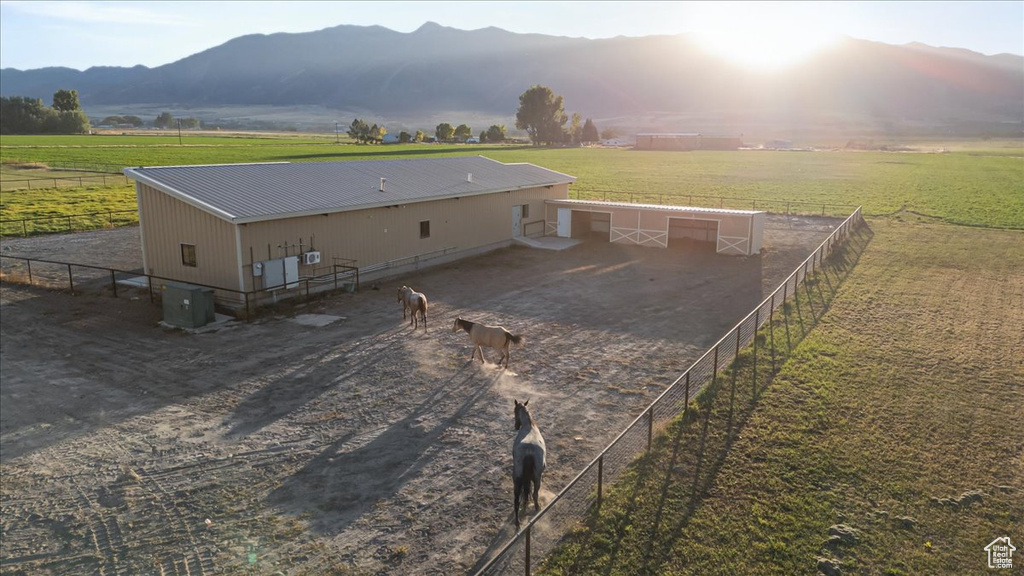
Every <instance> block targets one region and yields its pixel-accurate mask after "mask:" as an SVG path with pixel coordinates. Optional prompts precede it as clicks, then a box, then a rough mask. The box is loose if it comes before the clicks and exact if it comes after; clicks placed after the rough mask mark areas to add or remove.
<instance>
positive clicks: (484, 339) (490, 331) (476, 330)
mask: <svg viewBox="0 0 1024 576" xmlns="http://www.w3.org/2000/svg"><path fill="white" fill-rule="evenodd" d="M460 329H461V330H465V331H466V334H469V339H470V341H472V342H473V354H472V355H470V357H469V361H470V362H472V361H473V359H474V358H476V353H477V351H479V352H480V363H481V364H483V363H484V350H483V348H481V347H482V346H487V347H488V348H494V349H496V350H501V358H499V359H498V366H501V361H502V360H504V361H505V368H508V361H509V360H510V359H511V357H512V354H511V353H510V352H509V347H510V346H511V345H512V344H515V345H516V346H519V345H520V344H521V343H522V342H523V340H524V338H523V336H521V335H516V334H512V333H511V332H509V331H508V330H505V329H504V328H502V327H501V326H486V325H484V324H477V323H476V322H470V321H469V320H463V319H462V318H456V319H455V324H454V325H453V326H452V332H458V331H459V330H460Z"/></svg>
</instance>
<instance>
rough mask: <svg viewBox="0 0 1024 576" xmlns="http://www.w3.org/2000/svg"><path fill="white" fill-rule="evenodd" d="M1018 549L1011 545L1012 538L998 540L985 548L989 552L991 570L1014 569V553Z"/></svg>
mask: <svg viewBox="0 0 1024 576" xmlns="http://www.w3.org/2000/svg"><path fill="white" fill-rule="evenodd" d="M1014 550H1016V548H1014V547H1013V544H1010V537H1009V536H1006V537H1004V538H996V539H995V540H993V541H992V542H990V543H989V545H988V546H985V551H986V552H988V567H989V568H1013V551H1014Z"/></svg>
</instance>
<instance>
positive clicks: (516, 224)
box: [512, 204, 523, 238]
mask: <svg viewBox="0 0 1024 576" xmlns="http://www.w3.org/2000/svg"><path fill="white" fill-rule="evenodd" d="M522 235H523V206H522V205H521V204H516V205H515V206H513V207H512V237H513V238H518V237H520V236H522Z"/></svg>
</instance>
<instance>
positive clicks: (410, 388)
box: [0, 216, 838, 575]
mask: <svg viewBox="0 0 1024 576" xmlns="http://www.w3.org/2000/svg"><path fill="white" fill-rule="evenodd" d="M837 223H838V221H836V220H824V219H808V218H793V217H784V216H773V217H770V218H769V220H768V223H767V226H766V228H767V229H766V232H765V250H764V252H763V253H762V254H761V255H758V256H753V257H746V258H740V257H729V256H718V255H715V254H713V253H709V252H705V251H698V250H688V249H682V248H673V249H669V250H665V249H653V248H641V247H635V246H634V247H627V246H618V245H610V244H607V243H598V242H594V243H585V244H583V245H580V246H576V247H573V248H570V249H568V250H565V251H561V252H553V251H544V250H535V249H530V248H522V247H513V248H507V249H502V250H499V251H496V252H493V253H490V254H486V255H483V256H480V257H475V258H472V259H467V260H463V261H460V262H456V263H452V264H448V265H444V266H441V267H437V268H432V269H427V270H423V271H420V272H417V273H415V274H411V275H408V276H405V277H402V278H398V279H394V280H392V281H388V282H382V283H380V284H379V285H378V286H376V289H374V287H368V286H364V288H363V290H362V291H360V292H358V293H354V294H339V295H333V296H330V297H327V298H324V299H321V300H317V301H314V302H311V303H309V304H300V305H297V306H294V307H290V308H288V309H282V310H278V311H275V312H274V313H272V314H267V315H264V316H262V317H261V318H260V319H258V320H256V321H253V322H250V323H246V322H240V321H233V322H229V323H228V324H226V325H224V326H223V327H221V328H219V329H217V330H213V331H208V332H202V333H188V332H185V331H182V330H176V329H170V328H166V327H162V326H160V325H159V321H160V319H161V318H160V316H161V312H160V309H159V307H158V306H155V305H153V304H151V303H150V302H149V299H148V298H145V297H143V298H135V299H131V298H129V297H125V296H123V295H122V297H120V298H111V297H103V296H91V295H78V296H71V295H68V294H66V293H58V292H50V291H45V290H42V289H40V288H38V287H25V286H21V285H17V284H11V283H7V282H5V283H4V284H3V286H2V293H0V300H2V302H0V304H2V306H0V310H2V315H3V321H2V323H0V336H2V347H0V360H2V380H0V382H2V386H0V461H2V466H0V480H2V482H0V484H2V491H0V505H2V508H0V511H2V540H0V571H2V572H3V573H4V574H191V575H198V574H220V573H231V574H234V573H255V574H275V573H280V574H289V575H293V574H321V573H338V574H460V573H467V572H470V571H472V570H473V569H474V567H478V566H480V565H481V563H482V561H483V559H484V557H485V556H486V555H487V554H489V553H491V552H493V551H494V550H495V549H497V548H499V547H500V546H501V545H503V544H504V543H505V542H506V541H507V540H508V538H510V537H511V536H512V523H511V512H512V511H511V507H512V481H511V477H510V476H511V474H510V470H511V456H510V454H511V444H512V439H513V437H514V431H513V416H512V404H513V403H512V399H513V398H516V399H520V400H525V399H530V407H531V408H532V412H533V415H534V417H535V419H536V420H537V422H538V423H539V425H540V428H541V430H542V432H543V434H544V436H545V438H546V440H547V448H548V469H547V471H546V473H545V476H544V490H543V491H542V499H543V498H547V499H550V498H551V497H552V496H553V495H554V494H556V493H557V492H558V491H559V490H560V489H561V488H562V487H563V486H565V485H566V484H567V483H568V482H569V481H570V480H571V479H572V478H573V477H574V476H575V475H576V474H577V473H578V471H579V470H581V469H582V468H583V467H584V466H585V465H586V464H587V463H588V462H590V460H592V459H593V458H594V457H595V455H596V454H597V453H598V452H599V451H600V450H601V449H602V448H604V447H605V446H606V445H607V444H608V443H609V442H610V441H611V440H612V439H614V437H615V436H616V435H617V434H618V433H619V432H620V431H621V430H622V429H623V428H624V427H625V426H626V425H627V424H628V423H629V422H630V421H631V420H632V419H633V418H635V417H636V416H637V415H638V414H639V413H640V412H641V411H642V410H643V408H644V407H645V406H646V405H647V404H649V403H650V402H651V401H652V400H653V399H654V398H655V397H656V396H657V395H658V394H659V393H660V392H661V391H662V390H663V389H664V388H665V387H666V386H667V385H668V384H670V383H671V382H672V380H673V379H674V378H675V377H676V376H677V375H678V374H680V373H681V372H682V371H683V370H684V369H685V368H686V367H687V366H688V365H689V364H690V363H691V362H692V361H694V360H695V359H696V358H697V357H698V356H699V355H700V354H701V353H703V351H704V350H705V349H707V348H708V347H709V346H711V345H712V344H713V343H714V342H715V341H716V340H717V339H718V338H720V337H721V336H722V335H723V334H724V333H725V332H726V331H727V330H728V329H729V328H731V327H732V326H734V325H735V323H736V322H738V321H739V320H740V319H741V318H742V317H743V316H744V315H745V314H746V313H747V312H749V311H750V310H751V309H752V308H753V307H754V306H755V305H756V304H757V303H758V302H759V301H760V300H761V299H762V298H763V296H764V295H767V294H768V293H770V292H771V291H772V290H773V289H774V288H775V287H777V286H778V285H779V284H780V283H781V282H782V281H783V280H784V279H785V278H786V276H788V275H789V273H790V272H791V271H792V270H793V268H795V267H796V266H797V265H798V264H799V263H800V262H801V261H802V260H803V259H804V258H805V257H806V256H807V255H808V254H809V253H810V252H811V251H812V250H813V248H814V247H816V246H817V245H818V244H819V243H820V242H821V241H822V240H823V239H824V238H825V237H826V236H827V235H828V234H829V233H830V231H831V230H832V228H833V226H835V225H836V224H837ZM133 238H134V239H137V230H136V229H132V228H125V229H119V230H113V231H105V232H92V233H86V234H74V235H67V236H47V237H40V238H29V239H11V240H4V241H3V243H2V246H3V248H2V250H3V251H2V253H3V254H4V255H17V256H23V257H35V258H50V259H58V260H67V261H73V262H78V263H86V264H95V265H105V266H111V267H116V268H119V269H125V270H128V269H133V268H139V267H140V265H141V264H140V259H141V257H140V255H139V249H138V245H137V242H134V243H133ZM402 284H408V285H410V286H412V287H414V288H415V289H417V290H419V291H421V292H423V293H425V294H426V295H427V297H428V298H429V300H430V310H429V314H428V324H429V326H428V328H429V329H428V331H426V332H424V331H422V330H420V331H416V332H414V331H413V329H412V328H411V327H410V326H409V325H408V323H406V322H404V321H403V320H402V316H401V305H400V304H398V303H397V302H396V295H395V293H396V289H397V287H399V286H401V285H402ZM457 316H462V317H463V318H467V319H470V320H474V321H479V322H484V323H487V324H500V325H503V326H505V327H506V328H508V329H509V330H510V331H512V332H513V333H515V334H522V335H524V336H525V338H526V342H525V345H524V346H523V347H521V348H513V350H512V359H511V367H510V368H509V369H508V370H502V369H499V368H497V367H496V366H495V365H494V364H493V363H492V362H494V361H495V360H496V359H497V356H498V354H497V352H495V351H492V350H488V351H486V352H485V353H486V354H487V357H488V363H487V364H486V365H481V364H480V362H479V361H477V362H475V363H471V362H470V361H469V357H470V353H471V346H470V344H469V341H468V338H467V337H466V334H464V333H461V332H460V333H453V331H452V322H453V320H454V318H456V317H457ZM531 513H532V511H531ZM526 518H529V515H527V516H526Z"/></svg>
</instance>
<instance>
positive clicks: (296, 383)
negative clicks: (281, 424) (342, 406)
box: [223, 338, 393, 438]
mask: <svg viewBox="0 0 1024 576" xmlns="http://www.w3.org/2000/svg"><path fill="white" fill-rule="evenodd" d="M360 345H362V346H360ZM392 345H393V342H392V339H391V338H385V339H384V341H383V342H380V343H375V344H372V346H373V347H374V349H373V350H372V351H371V352H369V353H361V354H360V356H359V357H357V358H355V359H354V360H353V354H355V351H356V350H362V349H365V342H363V341H358V342H357V343H355V344H352V345H349V346H346V347H345V348H344V349H342V350H340V352H341V356H340V358H339V359H332V356H333V355H334V354H337V353H338V352H339V350H337V349H327V350H324V351H322V352H318V353H316V354H313V355H310V356H309V357H307V358H306V359H305V360H304V361H303V362H302V363H301V365H295V364H292V366H293V367H292V368H290V369H288V370H287V371H285V372H282V373H280V374H277V375H275V376H274V377H273V378H272V379H271V381H270V382H269V383H267V384H265V385H263V386H261V387H260V388H259V390H257V391H256V392H253V393H252V394H250V395H249V396H247V397H246V398H245V399H244V400H243V401H242V402H240V403H239V404H238V406H237V407H236V408H235V409H234V411H233V413H232V414H231V415H230V416H228V417H227V418H226V419H225V422H224V424H223V426H225V427H228V428H229V430H228V431H227V432H226V433H225V435H226V436H228V437H233V438H237V437H242V436H247V435H249V434H252V433H254V432H257V431H259V430H260V429H262V428H265V427H267V426H269V425H271V424H273V423H274V422H276V421H277V420H279V419H281V418H283V417H285V416H287V415H288V414H290V413H291V412H293V411H295V410H297V409H299V408H300V407H302V406H304V405H306V404H307V403H309V402H310V401H312V400H313V399H315V398H317V397H318V396H320V395H322V394H324V393H325V392H327V390H328V389H330V388H332V387H334V386H337V385H338V383H339V382H343V381H344V380H345V379H346V378H347V377H348V376H350V375H352V374H358V373H360V372H362V371H364V370H367V369H371V368H373V367H374V366H377V365H378V364H379V363H380V362H381V361H382V359H383V358H384V357H386V356H387V355H388V354H390V351H389V349H390V348H391V347H392ZM269 363H270V362H268V364H269ZM339 365H342V366H343V367H344V368H343V370H342V371H341V372H339V368H338V366H339Z"/></svg>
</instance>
